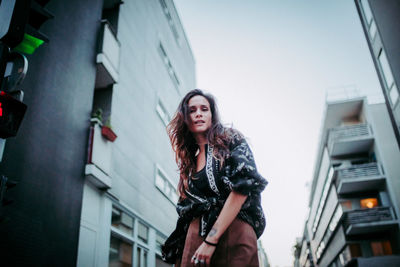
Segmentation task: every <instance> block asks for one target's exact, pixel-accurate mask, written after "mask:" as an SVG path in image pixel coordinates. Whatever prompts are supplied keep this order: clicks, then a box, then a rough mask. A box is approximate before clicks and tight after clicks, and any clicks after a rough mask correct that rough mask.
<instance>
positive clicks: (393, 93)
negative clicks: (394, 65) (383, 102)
mask: <svg viewBox="0 0 400 267" xmlns="http://www.w3.org/2000/svg"><path fill="white" fill-rule="evenodd" d="M389 96H390V101H391V102H392V106H396V103H397V100H398V99H399V89H397V86H396V85H395V84H393V86H392V88H391V89H390V93H389Z"/></svg>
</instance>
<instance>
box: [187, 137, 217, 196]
mask: <svg viewBox="0 0 400 267" xmlns="http://www.w3.org/2000/svg"><path fill="white" fill-rule="evenodd" d="M207 149H208V144H205V150H206V151H207ZM207 154H208V153H205V162H207ZM206 167H207V164H205V165H204V167H203V168H202V169H201V170H200V171H198V172H196V173H195V174H194V175H193V176H191V177H190V178H189V189H190V190H191V191H199V192H201V193H202V194H204V195H205V196H207V197H212V196H214V191H212V189H211V187H210V184H209V183H208V178H207V173H206Z"/></svg>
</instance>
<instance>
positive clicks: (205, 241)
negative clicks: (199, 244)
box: [204, 239, 218, 247]
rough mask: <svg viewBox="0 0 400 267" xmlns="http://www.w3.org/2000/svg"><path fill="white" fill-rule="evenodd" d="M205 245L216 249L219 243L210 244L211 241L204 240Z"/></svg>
mask: <svg viewBox="0 0 400 267" xmlns="http://www.w3.org/2000/svg"><path fill="white" fill-rule="evenodd" d="M204 243H206V244H207V245H210V246H213V247H216V246H217V245H218V242H210V241H207V240H206V239H204Z"/></svg>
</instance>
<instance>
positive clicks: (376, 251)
mask: <svg viewBox="0 0 400 267" xmlns="http://www.w3.org/2000/svg"><path fill="white" fill-rule="evenodd" d="M371 249H372V254H373V255H374V256H384V255H392V246H391V244H390V241H388V240H385V241H377V242H371Z"/></svg>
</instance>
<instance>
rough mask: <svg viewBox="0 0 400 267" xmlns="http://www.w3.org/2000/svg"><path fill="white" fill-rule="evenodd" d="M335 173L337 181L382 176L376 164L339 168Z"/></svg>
mask: <svg viewBox="0 0 400 267" xmlns="http://www.w3.org/2000/svg"><path fill="white" fill-rule="evenodd" d="M336 171H337V177H338V179H339V180H340V179H350V178H358V177H370V176H378V175H382V172H381V171H380V168H379V165H378V164H377V163H376V162H371V163H366V164H358V165H353V166H349V167H344V168H340V167H339V168H337V169H336Z"/></svg>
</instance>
